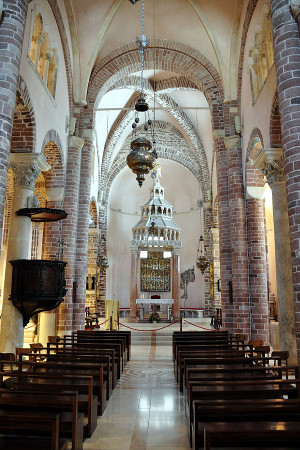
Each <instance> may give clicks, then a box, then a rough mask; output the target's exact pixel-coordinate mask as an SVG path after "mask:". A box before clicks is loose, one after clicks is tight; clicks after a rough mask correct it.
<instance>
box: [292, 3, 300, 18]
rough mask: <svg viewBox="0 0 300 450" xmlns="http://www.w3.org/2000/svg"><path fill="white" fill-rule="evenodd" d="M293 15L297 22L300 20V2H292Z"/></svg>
mask: <svg viewBox="0 0 300 450" xmlns="http://www.w3.org/2000/svg"><path fill="white" fill-rule="evenodd" d="M290 8H291V13H292V16H293V17H294V19H295V20H296V22H298V21H299V20H300V0H291V5H290Z"/></svg>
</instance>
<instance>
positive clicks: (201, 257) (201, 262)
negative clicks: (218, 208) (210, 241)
mask: <svg viewBox="0 0 300 450" xmlns="http://www.w3.org/2000/svg"><path fill="white" fill-rule="evenodd" d="M198 206H199V211H200V239H199V245H198V251H197V261H196V266H197V267H198V269H199V270H200V271H201V273H202V275H203V274H204V272H205V269H207V267H208V265H209V261H208V259H207V258H206V256H205V248H204V239H203V221H202V207H203V202H202V200H199V201H198Z"/></svg>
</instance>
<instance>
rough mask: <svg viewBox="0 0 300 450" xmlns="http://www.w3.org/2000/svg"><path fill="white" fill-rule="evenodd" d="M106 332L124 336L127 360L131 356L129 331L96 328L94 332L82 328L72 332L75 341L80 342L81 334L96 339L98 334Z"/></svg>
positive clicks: (112, 335)
mask: <svg viewBox="0 0 300 450" xmlns="http://www.w3.org/2000/svg"><path fill="white" fill-rule="evenodd" d="M107 333H109V334H110V336H111V337H114V336H122V337H123V336H124V337H125V340H126V348H127V361H129V360H130V357H131V331H120V330H118V331H104V330H97V331H95V332H89V331H84V330H78V331H75V332H74V333H73V336H74V337H75V338H77V342H80V338H81V336H88V337H90V338H92V339H98V336H102V335H104V336H105V335H106V334H107ZM94 335H95V337H94Z"/></svg>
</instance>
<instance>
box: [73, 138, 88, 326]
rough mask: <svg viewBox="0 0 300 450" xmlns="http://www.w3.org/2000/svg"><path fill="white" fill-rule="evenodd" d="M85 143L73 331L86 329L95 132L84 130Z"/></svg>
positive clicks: (81, 178)
mask: <svg viewBox="0 0 300 450" xmlns="http://www.w3.org/2000/svg"><path fill="white" fill-rule="evenodd" d="M84 137H85V145H84V147H83V149H82V157H81V170H80V190H79V206H78V225H77V246H76V264H75V279H76V282H77V295H76V302H75V303H74V305H73V331H76V330H80V329H84V323H85V297H86V275H87V251H88V239H89V213H90V201H91V171H92V156H93V132H92V131H91V130H86V131H85V132H84Z"/></svg>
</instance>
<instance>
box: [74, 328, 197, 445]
mask: <svg viewBox="0 0 300 450" xmlns="http://www.w3.org/2000/svg"><path fill="white" fill-rule="evenodd" d="M83 448H84V450H92V449H93V450H94V449H97V450H100V449H101V450H106V449H109V450H112V449H118V450H127V449H128V450H129V449H134V450H146V449H153V448H156V450H160V449H164V450H167V449H177V450H185V449H189V448H190V447H189V444H188V439H187V433H186V424H185V418H184V404H183V397H182V395H181V394H180V392H179V391H178V389H177V385H176V381H175V378H174V372H173V364H172V355H171V345H156V339H155V333H153V337H152V339H151V344H150V345H132V355H131V360H130V361H129V362H128V363H127V365H126V368H125V370H124V372H123V374H122V377H121V379H120V381H119V383H118V386H117V387H116V388H115V390H114V392H113V394H112V397H111V399H110V401H109V403H108V406H107V408H106V410H105V412H104V414H103V416H102V417H99V418H98V426H97V429H96V431H95V432H94V434H93V436H92V437H91V438H90V439H87V440H86V441H85V442H84V446H83Z"/></svg>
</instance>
